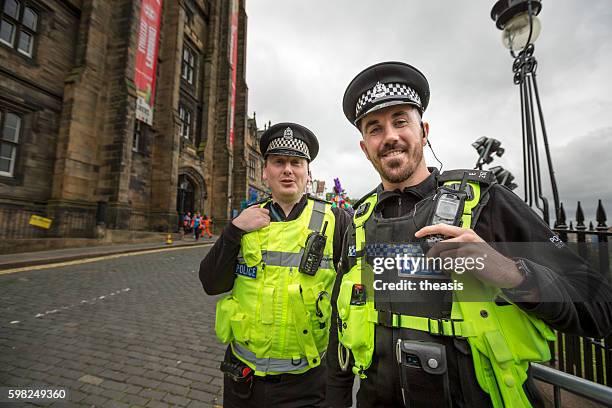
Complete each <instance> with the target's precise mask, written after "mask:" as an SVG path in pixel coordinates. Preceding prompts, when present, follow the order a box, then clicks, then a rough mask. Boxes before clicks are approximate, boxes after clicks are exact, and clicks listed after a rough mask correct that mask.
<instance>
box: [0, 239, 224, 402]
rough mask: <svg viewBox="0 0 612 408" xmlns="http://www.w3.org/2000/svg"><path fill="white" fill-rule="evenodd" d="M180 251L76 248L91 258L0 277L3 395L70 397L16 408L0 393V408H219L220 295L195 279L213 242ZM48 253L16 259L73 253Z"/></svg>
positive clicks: (56, 258)
mask: <svg viewBox="0 0 612 408" xmlns="http://www.w3.org/2000/svg"><path fill="white" fill-rule="evenodd" d="M181 244H182V245H181ZM181 244H178V243H176V244H174V246H173V247H172V248H167V247H166V246H165V244H164V245H157V246H152V245H121V246H113V247H110V248H100V247H98V248H80V249H78V251H82V255H83V256H87V257H89V259H85V260H82V261H75V260H73V261H72V262H71V263H70V262H69V263H68V264H66V263H57V264H54V265H51V266H44V267H42V266H39V267H22V268H20V269H13V270H12V271H11V270H5V271H3V272H0V293H2V296H0V390H3V387H10V388H11V389H64V390H66V391H67V393H68V396H67V398H65V399H60V400H56V401H38V402H35V401H31V400H30V401H26V400H21V401H20V402H18V403H9V402H7V400H6V399H3V398H2V395H0V406H14V407H21V406H34V402H35V404H36V405H37V406H49V405H51V406H54V407H55V406H58V407H77V406H78V407H83V406H88V407H92V406H95V407H153V408H155V407H171V406H172V407H207V408H213V407H218V406H221V405H222V384H223V378H222V374H221V372H220V371H219V364H220V362H221V360H222V358H223V354H224V351H225V346H224V345H222V344H220V343H219V342H218V341H217V340H216V336H215V333H214V320H215V319H214V310H215V308H214V306H215V303H216V301H217V300H218V297H217V296H207V295H206V294H205V292H204V291H203V289H202V286H201V284H200V281H199V279H198V270H199V263H200V260H201V259H202V258H203V257H204V256H205V255H206V253H207V251H208V250H209V247H210V244H211V241H208V242H205V243H202V242H199V243H195V242H193V243H188V242H187V241H186V242H183V243H181ZM156 249H157V250H156ZM128 251H131V252H128ZM143 251H144V252H143ZM45 252H46V253H44V254H42V253H30V254H20V255H19V260H20V261H21V262H23V261H24V260H26V259H31V260H32V261H33V262H36V263H40V262H41V261H42V260H43V259H45V260H53V261H56V262H58V261H60V260H66V259H69V258H72V257H74V256H75V253H74V252H73V251H72V250H62V251H45ZM117 254H120V255H117ZM103 255H106V256H103ZM94 256H95V257H97V258H92V257H94ZM3 261H4V264H5V265H6V264H8V263H9V261H8V257H6V256H3ZM3 391H6V388H4V390H3ZM4 394H6V392H5V393H4ZM4 397H6V395H4Z"/></svg>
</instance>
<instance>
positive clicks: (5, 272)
mask: <svg viewBox="0 0 612 408" xmlns="http://www.w3.org/2000/svg"><path fill="white" fill-rule="evenodd" d="M212 245H213V244H212V243H211V244H204V245H183V246H180V247H174V248H160V249H152V250H148V251H147V250H144V251H137V252H128V253H125V254H114V255H105V256H98V257H95V258H87V259H76V260H74V261H67V262H57V263H50V264H45V265H32V266H23V267H21V268H13V269H6V270H3V271H0V275H8V274H10V273H17V272H26V271H37V270H40V269H49V268H58V267H61V266H69V265H80V264H85V263H91V262H98V261H104V260H107V259H115V258H123V257H124V256H132V255H143V254H154V253H157V252H164V251H178V250H181V249H193V248H195V247H197V248H200V247H209V246H212Z"/></svg>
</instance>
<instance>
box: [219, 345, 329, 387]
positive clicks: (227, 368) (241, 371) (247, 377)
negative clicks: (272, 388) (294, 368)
mask: <svg viewBox="0 0 612 408" xmlns="http://www.w3.org/2000/svg"><path fill="white" fill-rule="evenodd" d="M324 354H325V353H323V355H322V356H321V358H323V357H324ZM301 360H305V358H303V359H301ZM298 362H299V359H298ZM306 366H308V363H307V362H306ZM319 367H324V366H317V367H315V368H314V369H318V368H319ZM219 368H220V370H221V372H223V374H224V375H225V376H226V377H227V378H228V379H230V380H231V381H232V387H231V392H233V393H234V394H235V395H236V396H237V397H239V398H242V399H248V398H250V397H251V396H252V394H253V387H254V386H255V384H256V383H274V384H277V383H283V382H286V381H291V380H294V379H295V378H296V377H295V376H296V375H297V376H299V375H302V374H305V373H306V372H308V371H309V370H308V371H305V372H300V373H291V372H287V373H280V374H266V375H264V376H260V375H255V370H253V369H252V368H251V367H249V366H248V365H247V364H245V363H244V362H242V361H241V360H239V359H238V358H237V357H236V356H235V355H234V352H233V351H232V347H228V349H227V351H226V353H225V358H224V360H223V361H222V362H221V366H220V367H219Z"/></svg>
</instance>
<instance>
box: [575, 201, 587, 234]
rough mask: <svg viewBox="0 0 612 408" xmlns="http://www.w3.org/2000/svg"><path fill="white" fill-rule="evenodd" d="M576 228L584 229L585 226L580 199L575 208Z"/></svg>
mask: <svg viewBox="0 0 612 408" xmlns="http://www.w3.org/2000/svg"><path fill="white" fill-rule="evenodd" d="M576 229H577V230H585V229H586V226H585V225H584V212H583V211H582V206H581V205H580V201H578V207H577V208H576Z"/></svg>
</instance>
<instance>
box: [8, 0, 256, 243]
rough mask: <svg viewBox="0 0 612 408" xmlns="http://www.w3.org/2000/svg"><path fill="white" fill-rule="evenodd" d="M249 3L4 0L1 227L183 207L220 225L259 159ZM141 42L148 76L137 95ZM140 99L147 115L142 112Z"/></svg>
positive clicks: (45, 234)
mask: <svg viewBox="0 0 612 408" xmlns="http://www.w3.org/2000/svg"><path fill="white" fill-rule="evenodd" d="M244 2H245V0H231V1H227V0H178V1H177V0H163V1H162V0H113V1H106V0H0V23H1V26H0V132H1V133H0V136H1V138H2V139H1V141H0V143H1V145H0V237H2V238H18V239H20V238H50V237H82V238H94V237H96V231H98V233H99V231H100V230H102V231H105V230H106V231H108V230H111V231H113V230H114V231H116V230H124V231H128V230H129V231H137V230H140V231H174V230H175V229H176V227H177V225H178V212H179V211H180V210H183V211H194V210H199V211H201V212H203V213H206V214H209V215H212V217H213V219H214V220H215V226H216V227H217V228H220V227H222V226H223V225H225V223H226V222H227V220H228V219H229V217H230V216H231V214H232V209H239V208H240V203H241V201H243V200H245V199H247V194H248V191H249V190H248V188H246V186H247V184H248V183H249V181H247V178H248V177H249V174H250V173H249V170H248V169H249V168H248V165H250V160H251V157H253V156H254V157H255V159H256V161H257V160H258V163H259V164H261V157H257V156H258V155H259V153H258V152H257V149H256V148H255V149H253V148H252V146H253V142H252V141H251V139H252V137H250V136H249V137H248V138H246V137H245V135H247V134H249V135H252V134H255V135H256V134H257V128H256V123H255V120H254V118H253V119H252V120H249V119H248V116H247V95H248V87H247V85H246V80H245V58H246V27H247V16H246V12H245V5H244ZM156 7H158V8H159V13H158V14H159V15H160V17H159V24H158V26H157V27H155V26H154V25H151V26H148V28H149V31H148V32H147V27H146V26H143V24H142V20H143V19H144V18H145V17H146V18H151V19H154V18H155V12H156V9H155V8H156ZM156 29H157V31H158V36H157V37H155V35H153V34H156V33H155V30H156ZM152 30H153V31H152ZM147 34H148V37H146V38H147V40H146V41H145V40H144V38H145V35H147ZM233 34H235V37H234V36H233ZM156 38H157V41H155V39H156ZM156 47H157V49H158V52H157V58H155V59H154V58H153V57H151V55H153V56H154V54H153V53H152V51H153V50H154V49H155V48H156ZM141 49H142V50H145V51H147V58H148V59H147V61H146V63H147V64H148V65H147V66H148V67H149V68H150V69H151V68H154V70H153V74H152V76H153V77H154V79H155V82H154V83H153V88H151V87H148V88H147V89H146V92H144V93H143V90H142V89H140V88H139V85H138V84H137V82H135V71H136V70H138V69H139V68H138V67H139V65H138V64H139V62H138V57H137V54H138V51H140V50H141ZM149 51H150V52H149ZM143 52H144V51H143ZM155 68H156V69H155ZM149 79H150V78H149ZM145 94H146V95H145ZM143 95H144V96H143ZM139 98H140V99H139ZM143 98H146V100H147V101H149V100H153V102H152V104H153V106H152V109H153V110H152V118H151V117H148V118H147V119H143V120H139V119H142V118H143V116H142V114H140V113H141V110H140V107H139V108H137V106H140V102H141V100H145V99H143ZM137 116H138V117H139V119H137ZM147 122H150V124H147ZM253 126H255V128H253ZM249 180H250V179H249ZM253 182H254V185H258V186H260V184H261V175H259V180H253ZM33 214H38V215H42V216H44V217H48V218H51V219H52V220H53V222H52V224H51V228H50V229H42V228H36V227H32V226H31V225H29V220H30V217H31V215H33ZM101 227H102V228H101Z"/></svg>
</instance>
